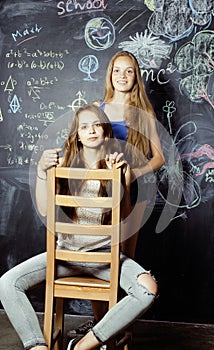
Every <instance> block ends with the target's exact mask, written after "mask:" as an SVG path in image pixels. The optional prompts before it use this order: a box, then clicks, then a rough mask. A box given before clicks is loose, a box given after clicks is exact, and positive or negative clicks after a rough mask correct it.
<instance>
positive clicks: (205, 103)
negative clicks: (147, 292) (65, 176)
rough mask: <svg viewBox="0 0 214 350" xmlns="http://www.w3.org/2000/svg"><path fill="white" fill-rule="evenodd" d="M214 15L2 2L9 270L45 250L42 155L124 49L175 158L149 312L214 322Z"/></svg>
mask: <svg viewBox="0 0 214 350" xmlns="http://www.w3.org/2000/svg"><path fill="white" fill-rule="evenodd" d="M213 15H214V9H213V1H212V0H197V1H196V0H195V1H194V0H191V1H190V0H189V1H188V0H182V1H179V2H178V1H177V0H171V1H168V0H162V1H148V0H147V1H146V0H145V1H137V0H135V1H132V2H130V1H128V0H120V1H119V0H118V1H116V0H115V1H114V0H111V1H108V0H100V1H98V0H96V1H95V0H90V1H52V0H47V1H39V0H36V1H29V0H25V1H24V0H23V1H12V0H7V1H0V166H1V168H0V201H1V208H2V210H1V216H0V239H1V241H0V255H1V264H0V274H2V273H4V272H5V271H6V270H8V269H9V268H11V267H12V266H14V265H15V264H16V263H18V262H20V261H22V260H24V259H26V258H27V257H29V256H32V255H34V254H36V253H38V252H40V251H43V250H44V248H45V239H44V225H43V224H44V223H43V222H42V221H41V220H40V218H39V216H38V214H37V212H36V209H35V205H34V181H35V167H36V164H37V161H38V159H39V157H40V155H41V152H42V151H43V150H44V149H45V148H47V147H58V146H62V145H63V143H64V141H65V138H66V135H67V132H68V128H69V123H70V120H71V118H72V113H73V111H74V110H75V109H76V108H77V107H78V106H80V105H82V104H83V103H85V102H91V101H93V100H95V99H99V98H102V97H103V90H104V80H105V72H106V68H107V64H108V61H109V59H110V57H111V56H112V55H113V54H114V53H116V52H117V51H118V50H121V49H124V50H128V51H130V52H132V53H133V54H134V55H135V56H136V57H137V59H138V62H139V65H140V68H141V73H142V79H143V80H144V83H145V86H146V90H147V92H148V95H149V98H150V100H151V102H152V104H153V106H154V109H155V112H156V115H157V120H158V130H159V133H160V138H161V143H162V147H163V150H164V154H165V157H166V164H165V165H164V166H163V167H162V168H161V169H160V171H158V173H157V174H156V176H157V191H156V197H155V201H154V202H150V203H148V208H147V213H146V215H145V220H144V225H143V227H142V229H141V232H140V235H139V241H138V247H137V252H136V259H137V261H139V262H140V263H142V264H143V265H144V266H146V267H147V268H151V269H152V271H153V272H154V274H155V275H156V277H157V279H158V281H159V287H160V296H159V298H158V300H157V301H156V303H155V305H154V306H153V308H152V310H151V311H149V313H148V314H147V315H146V316H145V317H147V318H153V319H163V320H174V321H176V320H179V321H187V322H209V323H213V319H214V315H213V310H214V304H213V290H214V289H213V288H214V264H213V256H214V245H213V243H214V229H213V221H214V220H213V219H214V217H213V216H214V214H213V213H214V210H213V194H214V188H213V183H214V148H213V147H214V137H213V131H214V123H213V120H214V19H213ZM148 181H151V182H152V181H153V178H151V179H149V180H148ZM32 298H33V300H35V307H37V308H39V307H40V306H39V305H40V301H41V299H42V298H41V296H40V293H39V295H38V296H35V295H33V296H32ZM83 309H84V307H83V306H82V307H81V306H79V305H78V306H77V308H76V309H75V312H77V313H78V312H82V311H84V310H85V309H84V310H83Z"/></svg>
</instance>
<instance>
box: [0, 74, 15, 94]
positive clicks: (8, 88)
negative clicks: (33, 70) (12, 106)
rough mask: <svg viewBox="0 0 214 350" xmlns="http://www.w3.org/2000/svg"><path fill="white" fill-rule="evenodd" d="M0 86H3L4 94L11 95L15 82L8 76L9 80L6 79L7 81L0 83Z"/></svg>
mask: <svg viewBox="0 0 214 350" xmlns="http://www.w3.org/2000/svg"><path fill="white" fill-rule="evenodd" d="M1 84H2V85H3V84H4V85H5V87H4V92H8V93H11V92H12V91H14V89H15V86H16V85H17V81H16V80H15V79H13V78H12V76H11V75H10V76H9V78H8V79H7V81H6V82H1Z"/></svg>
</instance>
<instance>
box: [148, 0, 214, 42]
mask: <svg viewBox="0 0 214 350" xmlns="http://www.w3.org/2000/svg"><path fill="white" fill-rule="evenodd" d="M213 6H214V5H213V0H171V1H168V0H162V1H159V2H157V1H156V2H155V6H154V7H155V8H154V12H153V14H152V15H151V17H150V18H149V20H148V28H149V30H150V31H151V32H152V33H153V34H154V35H158V36H159V35H161V36H164V37H166V38H168V39H170V40H171V41H172V42H173V41H178V40H180V39H182V38H185V37H187V36H189V35H190V34H191V33H192V32H193V30H194V28H195V27H196V26H208V25H209V24H210V23H211V20H212V12H213ZM150 9H151V7H150Z"/></svg>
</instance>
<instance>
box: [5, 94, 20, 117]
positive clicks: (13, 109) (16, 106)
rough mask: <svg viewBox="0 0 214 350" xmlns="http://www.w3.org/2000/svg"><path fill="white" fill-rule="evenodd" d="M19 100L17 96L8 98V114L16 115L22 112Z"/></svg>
mask: <svg viewBox="0 0 214 350" xmlns="http://www.w3.org/2000/svg"><path fill="white" fill-rule="evenodd" d="M19 101H20V100H19V98H18V97H17V95H14V96H13V97H12V96H11V95H9V96H8V102H9V106H10V109H9V110H8V112H9V113H13V114H15V113H17V112H20V113H21V111H22V108H21V104H20V102H19Z"/></svg>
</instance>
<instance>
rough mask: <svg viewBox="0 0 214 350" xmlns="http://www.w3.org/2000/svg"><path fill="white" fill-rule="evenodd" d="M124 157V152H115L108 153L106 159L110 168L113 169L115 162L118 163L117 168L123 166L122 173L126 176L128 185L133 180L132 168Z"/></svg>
mask: <svg viewBox="0 0 214 350" xmlns="http://www.w3.org/2000/svg"><path fill="white" fill-rule="evenodd" d="M122 158H123V153H118V152H114V153H113V154H109V155H108V154H107V155H106V158H105V161H106V165H107V167H108V169H112V166H113V164H116V168H117V169H118V168H122V173H123V175H124V176H125V182H126V185H127V186H130V182H131V169H130V166H129V164H128V163H127V161H126V160H125V159H122Z"/></svg>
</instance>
